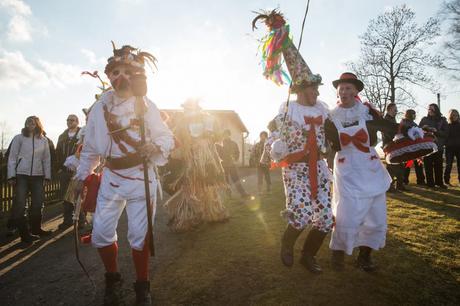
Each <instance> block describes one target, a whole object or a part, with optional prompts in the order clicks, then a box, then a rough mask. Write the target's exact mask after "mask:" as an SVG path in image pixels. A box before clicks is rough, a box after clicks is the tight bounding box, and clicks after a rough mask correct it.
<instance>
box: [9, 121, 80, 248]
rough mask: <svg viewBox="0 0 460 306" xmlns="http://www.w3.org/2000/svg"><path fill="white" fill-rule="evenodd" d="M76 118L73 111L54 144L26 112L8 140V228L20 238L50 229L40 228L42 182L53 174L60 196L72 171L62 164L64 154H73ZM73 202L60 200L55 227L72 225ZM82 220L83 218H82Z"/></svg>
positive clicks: (30, 238)
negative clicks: (60, 215)
mask: <svg viewBox="0 0 460 306" xmlns="http://www.w3.org/2000/svg"><path fill="white" fill-rule="evenodd" d="M79 132H80V127H79V120H78V117H77V116H76V115H73V114H71V115H69V116H68V118H67V129H66V130H65V131H64V132H63V133H62V134H61V135H60V136H59V139H58V142H57V145H56V147H55V146H54V144H53V142H52V141H51V139H49V138H48V137H46V133H45V131H44V128H43V125H42V123H41V121H40V119H39V118H38V117H36V116H30V117H28V118H27V119H26V121H25V123H24V128H23V129H22V130H21V133H20V134H18V135H16V136H15V137H14V138H13V140H12V141H11V143H10V145H9V147H8V150H7V151H6V154H5V156H4V158H5V159H6V161H7V181H8V184H10V185H13V186H14V187H15V188H14V191H15V194H14V201H13V205H12V207H11V210H10V216H9V219H8V224H7V227H8V232H9V233H10V234H12V233H14V232H15V231H16V230H17V231H18V233H19V236H20V237H21V240H22V241H23V242H27V243H29V242H32V241H34V240H38V239H40V237H43V236H49V235H50V234H51V231H46V230H43V229H42V218H43V213H42V211H43V204H44V200H45V185H46V184H47V183H49V182H50V181H51V176H52V175H54V176H56V177H57V178H58V179H59V182H60V188H59V191H60V193H61V194H60V198H61V199H64V193H65V191H66V190H67V186H68V184H69V182H70V180H71V177H72V175H73V174H72V171H71V170H70V169H69V168H68V167H66V166H65V162H66V159H67V157H69V156H71V155H74V154H75V152H76V150H77V145H78V139H79ZM29 193H30V199H31V200H30V205H29V209H28V213H27V214H26V206H27V205H26V203H27V198H28V195H29ZM72 214H73V204H72V203H69V202H66V201H64V202H63V215H64V219H63V223H62V224H60V225H59V229H65V228H67V227H69V226H70V225H72V223H73V222H72ZM82 221H83V220H82Z"/></svg>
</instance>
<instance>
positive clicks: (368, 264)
mask: <svg viewBox="0 0 460 306" xmlns="http://www.w3.org/2000/svg"><path fill="white" fill-rule="evenodd" d="M371 251H372V249H371V248H370V247H365V246H361V247H359V255H358V258H357V260H356V265H357V266H358V268H360V269H362V270H363V271H365V272H374V271H375V270H377V265H376V264H375V263H374V262H373V261H372V258H371Z"/></svg>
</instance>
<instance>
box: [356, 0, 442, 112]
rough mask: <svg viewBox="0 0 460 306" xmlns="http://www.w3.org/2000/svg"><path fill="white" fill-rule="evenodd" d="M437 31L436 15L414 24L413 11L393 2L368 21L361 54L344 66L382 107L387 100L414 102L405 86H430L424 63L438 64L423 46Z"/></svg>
mask: <svg viewBox="0 0 460 306" xmlns="http://www.w3.org/2000/svg"><path fill="white" fill-rule="evenodd" d="M439 34H440V22H439V20H438V19H436V18H429V19H428V21H427V22H426V23H425V24H423V25H421V26H418V25H417V24H416V22H415V13H414V12H413V11H412V10H411V9H410V8H409V7H407V6H406V5H401V6H396V7H393V8H392V9H390V10H388V11H386V12H385V13H383V14H382V15H380V16H378V17H377V18H376V19H373V20H371V21H370V23H369V25H368V27H367V30H366V32H365V33H364V34H363V35H362V36H360V39H361V55H360V59H359V60H358V61H356V62H352V63H348V66H349V67H350V68H351V69H352V70H353V71H355V72H356V74H357V75H358V76H359V77H360V78H361V79H362V80H363V82H364V84H365V85H366V86H365V91H364V92H363V94H364V96H365V97H366V98H367V99H368V100H369V102H371V103H373V104H374V105H375V106H377V107H378V108H379V109H380V110H381V111H383V110H384V109H385V107H386V105H387V103H390V102H393V103H396V104H399V105H406V106H411V105H413V104H414V103H415V100H414V97H413V95H412V94H411V92H410V90H409V88H410V87H411V86H412V85H418V86H422V87H425V88H431V89H433V88H434V87H435V86H436V83H435V82H434V80H433V78H432V77H431V76H430V75H429V74H428V73H427V72H426V71H425V69H426V68H427V67H439V65H442V61H441V59H440V57H439V56H435V55H431V54H429V53H428V52H427V48H428V47H429V46H430V45H433V44H434V43H435V39H436V38H437V37H438V36H439Z"/></svg>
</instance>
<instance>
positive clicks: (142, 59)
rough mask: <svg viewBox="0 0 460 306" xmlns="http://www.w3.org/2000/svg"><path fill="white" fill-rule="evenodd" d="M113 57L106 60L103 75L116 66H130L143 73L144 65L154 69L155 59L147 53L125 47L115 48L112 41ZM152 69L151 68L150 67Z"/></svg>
mask: <svg viewBox="0 0 460 306" xmlns="http://www.w3.org/2000/svg"><path fill="white" fill-rule="evenodd" d="M112 47H113V56H111V57H109V58H108V59H107V65H106V66H105V71H104V72H105V73H106V74H107V73H109V72H110V71H111V70H112V69H113V68H114V67H116V66H118V65H122V64H124V65H130V66H132V67H134V68H136V69H139V70H141V71H142V72H144V71H145V70H144V67H145V63H147V64H148V65H149V66H150V65H153V66H155V68H156V64H155V63H156V61H157V59H156V58H155V57H154V56H153V55H152V54H150V53H149V52H145V51H141V50H140V49H137V48H134V47H131V46H129V45H125V46H123V47H121V48H120V49H117V48H116V47H115V43H114V42H113V41H112ZM150 67H151V68H153V67H152V66H150Z"/></svg>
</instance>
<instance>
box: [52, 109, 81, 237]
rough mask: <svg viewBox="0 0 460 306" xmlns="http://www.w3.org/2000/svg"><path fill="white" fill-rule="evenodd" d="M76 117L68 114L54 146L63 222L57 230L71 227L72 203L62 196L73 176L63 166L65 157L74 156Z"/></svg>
mask: <svg viewBox="0 0 460 306" xmlns="http://www.w3.org/2000/svg"><path fill="white" fill-rule="evenodd" d="M79 131H80V128H79V127H78V117H77V116H76V115H73V114H70V115H69V116H68V117H67V129H66V130H65V131H64V132H63V133H62V134H61V135H59V138H58V142H57V146H56V166H57V174H58V177H59V183H60V191H61V199H62V200H63V212H64V213H63V214H64V220H63V222H62V223H61V224H59V229H65V228H67V227H69V226H71V225H72V214H73V203H69V202H67V201H65V200H64V195H65V193H66V191H67V188H68V186H69V183H70V180H71V178H72V176H73V175H74V174H75V173H74V172H73V171H72V170H70V169H68V168H67V167H66V166H64V162H65V161H66V159H67V157H69V156H71V155H74V154H75V152H76V150H77V143H78V132H79Z"/></svg>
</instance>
